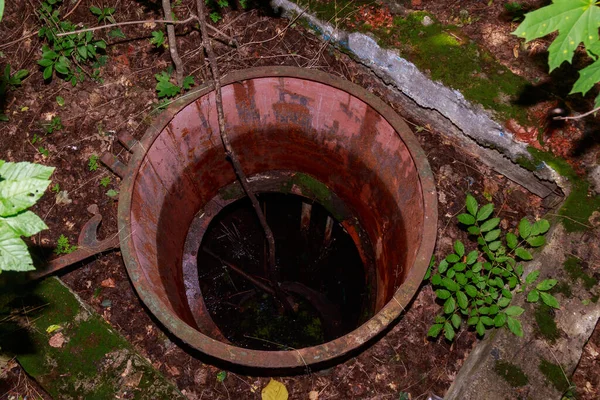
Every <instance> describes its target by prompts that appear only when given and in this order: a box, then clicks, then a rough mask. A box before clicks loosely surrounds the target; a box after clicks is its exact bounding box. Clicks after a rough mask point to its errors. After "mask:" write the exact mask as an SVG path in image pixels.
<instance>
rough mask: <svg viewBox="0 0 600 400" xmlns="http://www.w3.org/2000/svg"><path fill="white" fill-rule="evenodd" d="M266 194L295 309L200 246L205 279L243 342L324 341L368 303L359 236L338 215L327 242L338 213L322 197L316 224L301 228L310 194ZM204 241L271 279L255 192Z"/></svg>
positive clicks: (210, 298) (220, 320) (350, 325)
mask: <svg viewBox="0 0 600 400" xmlns="http://www.w3.org/2000/svg"><path fill="white" fill-rule="evenodd" d="M259 200H260V202H261V205H262V207H263V210H264V212H265V214H266V217H267V222H268V223H269V226H270V227H271V230H272V231H273V234H274V236H275V242H276V250H277V251H276V256H277V266H278V275H279V282H280V283H281V284H282V288H284V290H285V292H286V293H289V294H290V296H291V297H292V299H293V303H294V304H295V306H296V307H295V308H296V311H287V312H282V310H281V307H280V306H279V303H278V302H277V301H276V300H275V299H274V298H273V296H272V295H270V294H268V293H266V292H265V291H263V290H260V289H258V288H256V287H255V286H254V285H253V284H252V283H251V282H249V281H248V279H246V278H244V277H242V276H240V275H239V274H238V273H236V272H234V271H233V270H232V269H230V268H228V267H225V266H223V265H222V263H221V262H219V261H218V260H217V259H216V258H214V257H212V256H211V255H208V254H207V253H206V252H204V251H199V252H198V269H199V271H198V272H199V277H200V287H201V289H202V293H203V296H204V299H205V301H206V305H207V307H208V309H209V311H210V313H211V316H212V318H213V320H214V321H215V323H216V324H217V325H218V326H219V328H220V329H221V331H222V332H223V334H224V335H225V336H226V337H227V338H228V339H229V340H230V341H231V342H233V343H235V344H236V345H238V346H242V347H247V348H253V349H259V350H281V349H285V348H302V347H308V346H314V345H317V344H321V343H324V342H326V341H329V340H332V339H335V338H336V337H339V336H342V335H344V334H346V333H348V332H350V331H351V330H353V329H354V328H356V327H357V326H358V324H359V321H361V316H363V317H364V313H366V312H368V310H367V311H366V305H365V304H366V301H364V300H365V298H366V295H367V288H366V285H365V282H366V280H365V272H364V267H363V263H362V261H361V258H360V256H359V254H358V251H357V249H356V247H355V245H354V242H353V241H352V238H351V237H350V236H349V235H348V234H347V233H346V232H345V231H344V229H343V228H342V226H341V225H340V224H339V223H338V222H337V221H334V226H333V234H332V240H331V242H330V244H329V245H326V244H324V233H325V224H326V219H327V217H330V216H331V215H330V214H329V213H328V212H327V211H326V210H325V208H324V207H323V206H321V205H319V204H313V207H312V217H311V225H310V228H309V230H308V231H307V232H302V231H301V229H300V214H301V208H302V201H303V200H304V201H307V200H306V199H303V198H301V197H299V196H296V195H289V194H279V193H277V194H270V193H269V194H261V195H260V196H259ZM202 247H203V248H208V249H210V250H211V251H212V252H213V253H215V254H217V255H218V256H219V257H221V258H222V259H223V260H224V261H227V262H229V263H231V264H234V265H235V266H237V267H238V268H240V269H242V270H243V271H244V272H246V273H247V274H250V275H252V276H254V277H255V278H257V279H259V280H260V281H262V282H263V283H265V284H267V285H269V283H270V281H269V279H268V272H267V269H268V267H267V261H266V260H267V248H266V241H265V239H264V233H263V230H262V228H261V227H260V223H259V221H258V218H257V217H256V214H255V212H254V210H253V208H252V206H251V203H250V200H249V199H248V198H244V199H241V200H239V201H237V202H235V203H232V204H231V205H229V206H228V207H226V208H225V209H223V210H222V211H221V213H219V215H218V216H217V217H216V218H215V219H213V221H212V222H211V225H210V226H209V229H208V230H207V232H206V234H205V237H204V240H203V242H202ZM298 287H300V288H302V290H297V289H296V290H294V288H298ZM307 288H308V289H307ZM311 298H312V300H311ZM315 298H318V299H319V300H318V301H315V300H314V299H315Z"/></svg>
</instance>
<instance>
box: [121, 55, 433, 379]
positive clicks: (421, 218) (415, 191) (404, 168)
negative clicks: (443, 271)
mask: <svg viewBox="0 0 600 400" xmlns="http://www.w3.org/2000/svg"><path fill="white" fill-rule="evenodd" d="M222 91H223V104H224V112H225V120H226V125H227V126H226V129H227V132H228V134H229V136H230V139H231V142H232V145H233V148H234V149H235V151H236V153H237V154H238V156H239V158H240V161H241V164H242V166H243V168H244V171H245V173H246V174H247V175H248V176H249V177H253V176H259V175H261V174H263V175H264V174H268V173H271V172H273V171H283V172H284V173H292V174H293V173H296V172H297V173H301V174H303V175H306V176H310V177H312V178H314V179H315V180H316V181H318V182H320V183H322V184H324V185H325V186H326V187H327V188H328V189H329V190H331V192H333V193H335V195H336V197H337V198H339V199H341V201H343V204H344V205H345V206H347V208H348V209H349V210H351V213H352V215H353V216H354V217H355V218H356V219H357V220H358V222H359V224H360V226H361V227H362V228H363V229H364V234H366V235H367V236H368V241H366V242H368V243H370V248H369V249H368V251H369V255H364V257H372V261H373V263H372V264H373V271H372V276H373V277H374V278H373V279H374V281H373V282H374V285H375V286H376V290H375V297H374V299H373V307H374V310H373V311H374V316H373V317H372V318H371V319H369V320H368V321H366V322H365V323H364V324H362V325H361V326H359V327H358V328H356V329H355V330H354V331H352V332H350V333H348V334H346V335H345V336H342V337H340V338H338V339H335V340H333V341H331V342H328V343H324V344H322V345H318V346H314V347H308V348H303V349H296V350H290V351H259V350H249V349H244V348H240V347H236V346H234V345H231V344H228V343H224V342H222V341H219V340H216V339H214V338H213V337H214V335H211V334H210V332H206V331H204V332H203V329H202V326H199V325H201V324H199V323H198V319H197V317H196V316H195V315H194V312H195V311H193V309H194V307H193V306H192V307H191V306H190V298H192V299H193V298H194V296H195V297H196V298H197V297H198V296H201V294H200V293H198V292H197V290H196V289H195V288H194V284H193V282H190V281H187V282H186V278H185V274H184V267H183V265H184V260H183V258H184V247H185V242H186V237H187V235H188V230H189V228H190V226H191V225H192V224H193V221H194V218H195V216H197V215H198V213H201V212H202V210H203V209H204V207H207V204H209V203H210V202H211V200H213V199H214V198H215V196H217V195H218V193H219V191H220V190H221V189H222V188H225V187H227V186H228V185H231V184H232V183H233V182H235V180H236V177H235V174H234V171H233V169H232V167H231V165H230V164H229V163H228V161H227V160H226V159H225V157H224V151H223V148H222V144H221V139H220V137H219V128H218V122H217V112H216V107H215V97H214V91H213V90H212V87H211V86H210V85H208V86H206V87H203V88H200V89H199V90H196V91H194V92H191V93H189V94H186V95H185V96H184V97H182V98H181V99H179V100H177V101H176V102H174V103H173V104H172V105H171V106H170V107H169V108H168V109H167V110H166V111H165V112H164V113H163V114H161V115H160V116H159V117H158V118H157V119H156V121H155V122H154V123H153V125H152V126H151V127H150V128H149V129H148V130H147V132H146V134H145V135H144V137H143V138H142V139H141V140H140V142H139V143H138V144H136V145H134V147H133V151H134V153H133V156H132V159H131V161H130V164H129V167H128V170H127V172H126V174H125V177H124V184H123V186H122V189H121V194H120V198H119V228H120V241H121V248H122V251H123V256H124V260H125V265H126V267H127V270H128V273H129V276H130V278H131V280H132V282H133V284H134V286H135V288H136V290H137V292H138V294H139V296H140V297H141V299H142V300H143V302H144V303H145V304H146V306H147V307H148V308H149V309H150V311H151V312H152V313H154V315H155V316H156V317H157V318H158V319H159V320H160V321H161V323H162V324H164V326H165V327H166V328H167V329H169V330H170V331H171V332H172V333H173V334H175V335H176V336H177V337H179V338H180V339H181V340H183V341H184V342H186V343H187V344H189V345H190V346H192V347H193V348H195V349H198V350H199V351H201V352H203V353H205V354H207V355H209V356H211V357H215V358H217V359H219V360H223V361H226V362H229V363H233V364H238V365H242V366H245V367H256V368H305V367H306V366H307V365H313V364H321V363H324V362H329V361H332V360H335V359H337V358H340V357H342V356H344V355H346V354H348V353H349V352H351V351H353V350H355V349H357V348H360V347H361V346H362V345H363V344H365V343H366V342H368V341H370V340H371V339H373V338H375V337H376V336H377V335H378V334H379V333H381V332H382V331H383V330H385V328H386V327H387V326H388V325H389V324H390V323H392V322H393V321H394V320H395V319H397V318H398V316H399V315H400V314H401V313H402V311H403V310H404V308H405V307H406V306H407V305H408V304H409V302H410V300H411V299H412V297H413V296H414V294H415V293H416V291H417V289H418V287H419V285H420V283H421V281H422V278H423V276H424V274H425V272H426V269H427V266H428V264H429V260H430V258H431V255H432V252H433V247H434V244H435V237H436V229H437V203H436V193H435V187H434V181H433V178H432V174H431V170H430V167H429V164H428V162H427V159H426V157H425V154H424V152H423V150H422V149H421V147H420V146H419V144H418V142H417V140H416V138H415V136H414V135H413V133H412V132H411V131H410V129H409V128H408V126H407V125H406V124H405V123H404V122H403V120H402V119H401V118H400V117H399V116H398V115H397V114H396V113H395V112H394V111H393V110H392V109H391V108H390V107H389V106H387V105H386V104H385V103H383V102H382V101H381V100H379V99H378V98H377V97H376V96H374V95H373V94H371V93H369V92H367V91H366V90H364V89H362V88H360V87H358V86H356V85H354V84H351V83H349V82H347V81H344V80H341V79H339V78H336V77H333V76H331V75H328V74H325V73H321V72H317V71H312V70H304V69H299V68H290V67H272V68H257V69H250V70H245V71H240V72H235V73H231V74H228V75H227V76H226V77H225V78H224V79H223V88H222ZM342 223H343V222H342ZM352 226H353V225H352V224H350V223H348V224H346V225H344V227H346V229H347V230H348V232H349V233H350V234H351V236H353V239H354V240H355V242H356V244H357V247H358V248H359V250H360V249H361V248H363V249H364V246H361V238H360V237H359V236H360V235H359V233H358V232H357V231H356V230H353V229H352ZM366 242H365V241H364V240H363V243H366ZM200 268H201V266H200ZM195 290H196V291H195Z"/></svg>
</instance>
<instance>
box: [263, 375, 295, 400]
mask: <svg viewBox="0 0 600 400" xmlns="http://www.w3.org/2000/svg"><path fill="white" fill-rule="evenodd" d="M260 395H261V400H288V396H289V394H288V391H287V389H286V388H285V385H284V384H283V383H281V382H279V381H276V380H275V379H271V380H270V381H269V384H268V385H267V386H265V387H264V388H263V390H262V392H261V394H260Z"/></svg>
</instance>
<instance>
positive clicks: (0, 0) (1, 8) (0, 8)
mask: <svg viewBox="0 0 600 400" xmlns="http://www.w3.org/2000/svg"><path fill="white" fill-rule="evenodd" d="M2 15H4V0H0V21H2Z"/></svg>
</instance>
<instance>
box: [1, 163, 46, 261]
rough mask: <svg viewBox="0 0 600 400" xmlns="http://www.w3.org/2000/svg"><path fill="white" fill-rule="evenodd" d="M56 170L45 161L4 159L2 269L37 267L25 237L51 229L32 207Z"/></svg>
mask: <svg viewBox="0 0 600 400" xmlns="http://www.w3.org/2000/svg"><path fill="white" fill-rule="evenodd" d="M53 172H54V168H52V167H47V166H45V165H39V164H32V163H28V162H19V163H12V162H5V161H2V160H0V271H30V270H33V269H34V267H33V260H32V259H31V255H30V254H29V251H28V249H27V244H25V242H24V241H23V239H22V237H30V236H32V235H35V234H36V233H38V232H40V231H42V230H44V229H48V227H47V226H46V224H45V223H44V221H42V219H41V218H40V217H38V216H37V215H36V214H35V213H33V212H32V211H28V208H30V207H31V206H33V205H34V204H35V203H37V202H38V200H39V199H40V198H41V197H42V195H43V194H44V192H45V191H46V189H47V188H48V186H49V185H50V180H49V179H50V176H51V175H52V173H53Z"/></svg>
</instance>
